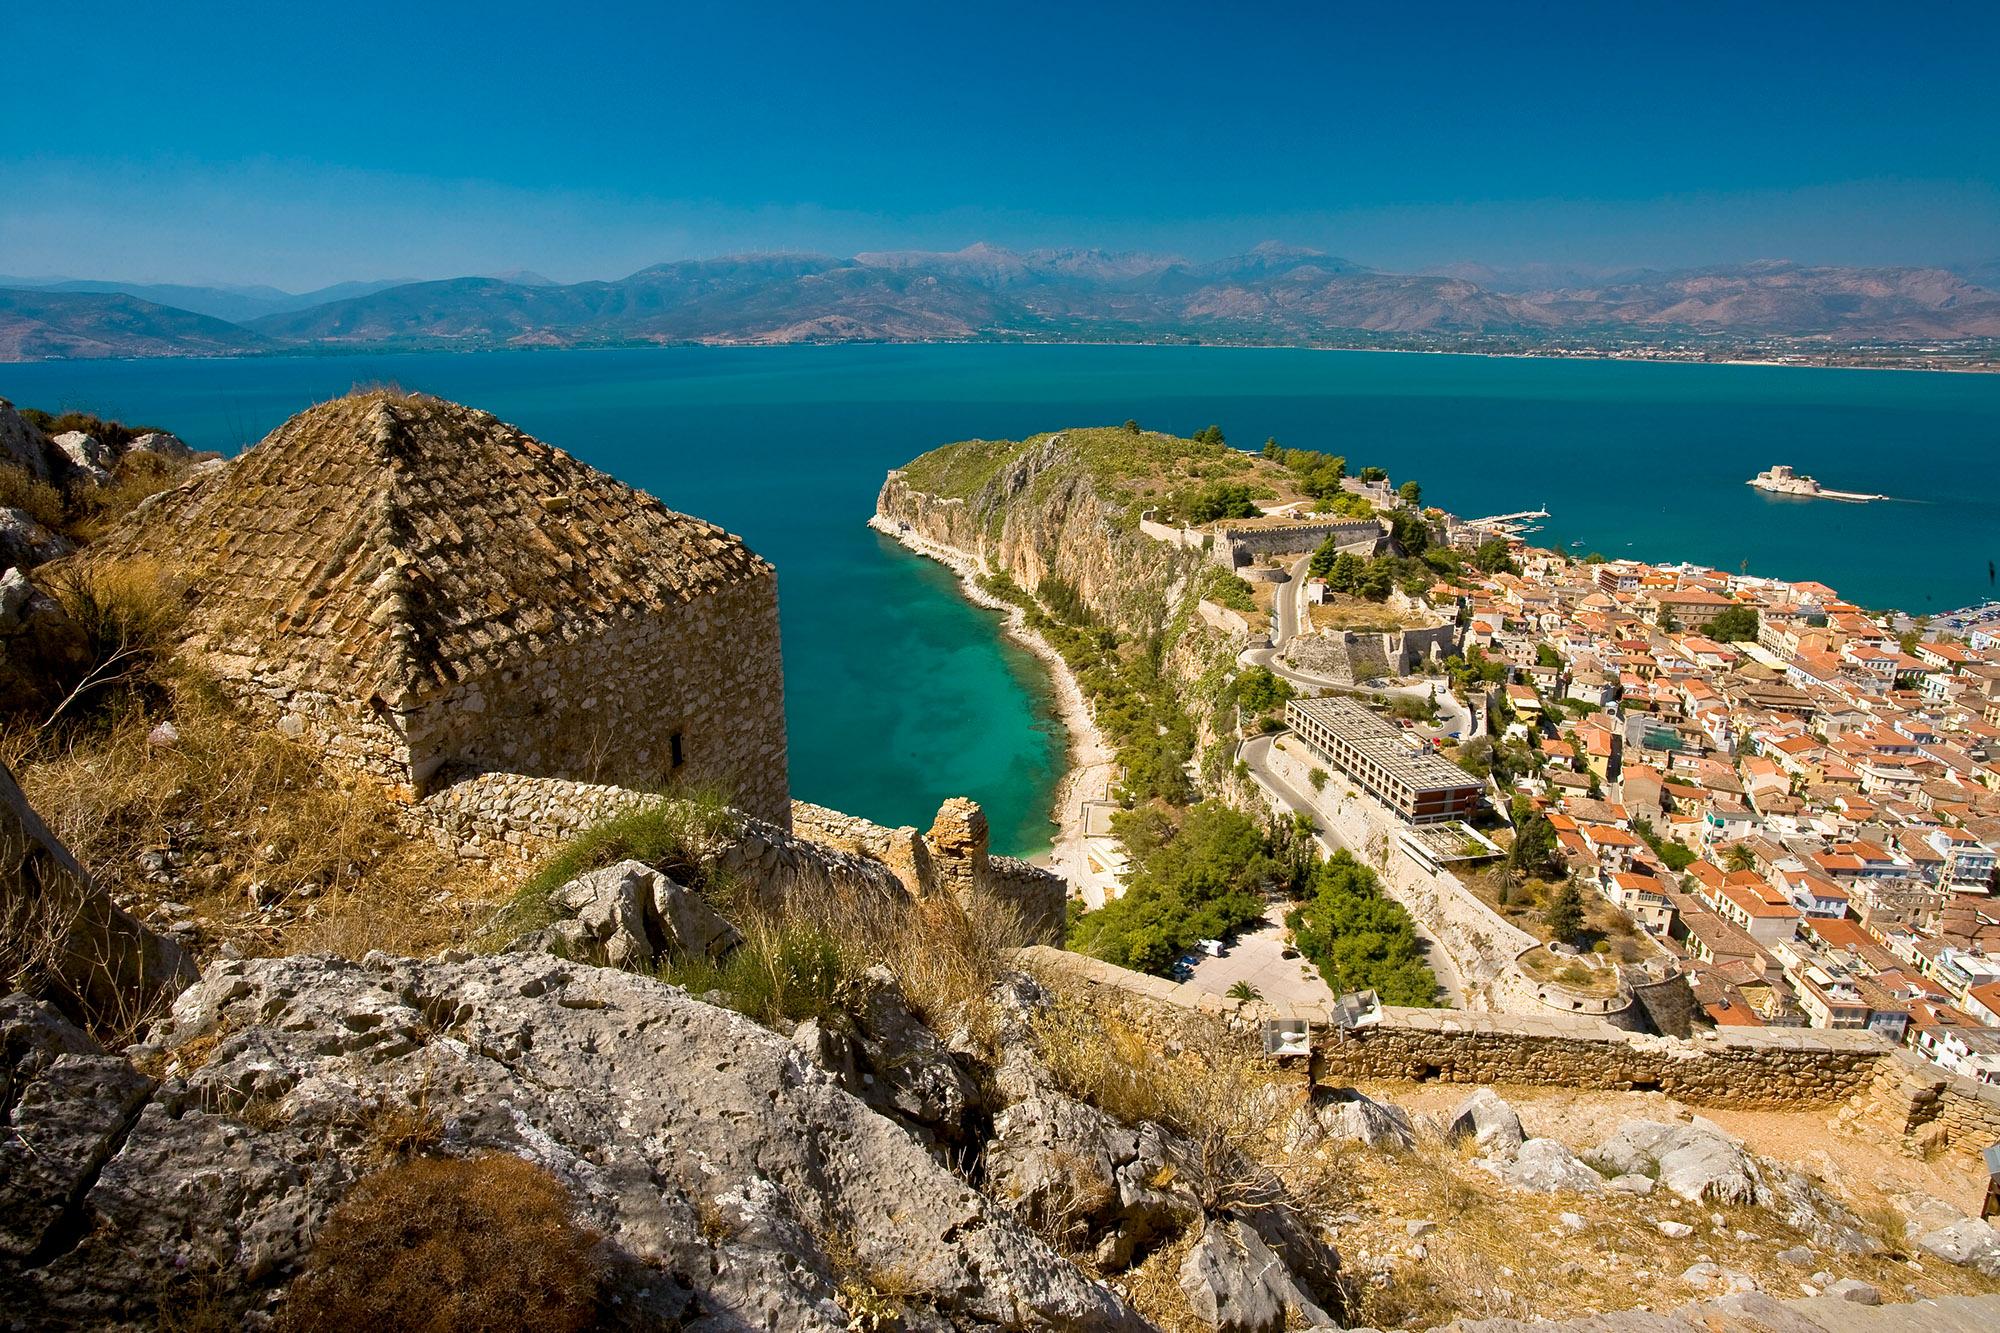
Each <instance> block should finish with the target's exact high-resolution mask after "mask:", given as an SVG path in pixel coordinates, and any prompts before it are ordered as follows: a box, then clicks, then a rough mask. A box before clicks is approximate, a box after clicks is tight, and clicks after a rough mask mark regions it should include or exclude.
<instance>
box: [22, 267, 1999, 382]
mask: <svg viewBox="0 0 2000 1333" xmlns="http://www.w3.org/2000/svg"><path fill="white" fill-rule="evenodd" d="M61 286H63V287H64V288H68V289H72V290H71V291H68V292H58V291H55V290H53V288H52V287H50V286H47V285H38V286H37V288H36V289H35V290H34V291H32V292H30V291H26V290H18V291H15V292H14V293H13V295H12V297H11V298H10V300H11V301H12V302H13V306H14V308H13V309H11V310H10V311H9V312H8V323H7V325H6V327H7V329H8V334H7V340H6V341H5V342H0V357H4V358H7V359H17V360H18V359H23V358H29V357H39V356H113V355H115V356H153V355H188V356H201V355H217V354H223V353H230V352H238V351H253V350H271V349H277V348H285V349H317V350H344V349H351V348H362V347H367V348H394V349H403V350H412V349H424V348H446V349H451V348H497V347H578V346H615V345H645V344H675V343H718V344H769V343H812V342H913V341H951V342H963V341H1034V342H1059V341H1070V340H1088V341H1114V342H1218V343H1249V344H1261V343H1279V344H1292V345H1305V346H1385V347H1421V348H1446V349H1449V348H1454V347H1462V348H1466V349H1469V350H1481V349H1504V350H1533V349H1536V348H1540V347H1548V346H1555V345H1561V346H1564V347H1576V346H1579V345H1580V346H1582V347H1584V348H1586V349H1587V348H1597V349H1599V350H1604V349H1609V348H1614V347H1615V348H1619V349H1622V350H1634V349H1636V350H1640V351H1644V350H1646V349H1648V348H1651V349H1656V350H1657V349H1661V348H1664V347H1667V346H1671V345H1675V344H1681V343H1687V344H1691V345H1692V346H1693V347H1694V348H1696V349H1697V350H1699V349H1707V350H1709V351H1710V352H1711V353H1712V354H1719V355H1730V354H1741V353H1743V352H1744V350H1745V349H1744V348H1743V347H1742V346H1740V344H1742V343H1745V342H1748V343H1752V344H1760V343H1763V342H1765V341H1768V340H1776V341H1777V342H1779V343H1780V344H1783V343H1784V342H1785V341H1786V340H1796V341H1797V346H1798V348H1799V349H1801V350H1807V351H1813V350H1818V351H1822V352H1823V351H1824V350H1825V349H1826V348H1827V347H1829V346H1834V347H1837V346H1839V345H1841V344H1850V343H1879V342H1888V343H1891V344H1895V343H1930V342H1935V341H1939V340H1944V341H1955V340H1981V339H1993V338H2000V295H1996V294H1995V292H1994V291H1992V290H1991V289H1990V288H1988V287H1984V286H1980V285H1978V284H1977V283H1976V282H1975V281H1974V280H1973V279H1972V278H1970V277H1967V276H1961V275H1959V274H1954V273H1950V272H1947V271H1945V270H1943V269H1929V268H1870V269H1861V268H1835V267H1813V266H1807V265H1800V264H1792V263H1784V262H1769V263H1755V264H1745V265H1735V266H1727V267H1718V268H1707V269H1698V270H1685V271H1676V272H1655V271H1644V270H1628V271H1622V272H1611V271H1592V270H1584V269H1577V268H1566V267H1561V266H1553V265H1542V266H1530V267H1529V268H1526V269H1517V270H1511V271H1509V270H1497V269H1490V268H1485V267H1482V266H1478V265H1454V266H1449V267H1446V268H1442V269H1438V270H1435V271H1432V272H1428V273H1414V274H1411V273H1391V272H1382V271H1378V270H1374V269H1370V268H1367V267H1365V266H1363V265H1359V264H1356V263H1353V262H1352V261H1349V260H1345V259H1340V258H1337V257H1335V256H1332V255H1327V254H1323V253H1320V252H1318V251H1314V250H1305V249H1297V248H1290V247H1284V246H1275V245H1269V246H1260V247H1258V248H1257V249H1256V250H1253V251H1252V252H1250V253H1249V254H1245V255H1238V256H1232V257H1229V258H1224V259H1218V260H1210V261H1202V262H1191V261H1188V260H1183V259H1178V258H1173V257H1168V256H1155V255H1144V254H1136V253H1129V252H1125V253H1112V252H1106V251H1099V250H1088V249H1074V250H1073V249H1062V250H1032V251H1025V252H1021V251H1010V250H1005V249H1001V248H998V247H995V246H989V245H974V246H970V247H967V248H966V249H964V250H960V251H956V252H953V253H948V254H940V253H930V252H919V251H895V252H882V253H868V254H861V255H857V256H855V257H853V258H851V259H841V258H833V257H829V256H824V255H809V254H777V255H740V256H730V257H723V258H716V259H699V260H684V261H679V262H674V263H667V264H658V265H654V266H652V267H649V268H644V269H641V270H639V271H638V272H636V273H633V274H630V275H629V276H627V277H624V278H619V279H616V280H613V281H605V282H595V281H593V282H580V283H570V284H559V283H553V282H549V281H548V280H547V279H544V278H540V277H538V276H537V275H534V274H526V273H518V274H515V275H512V276H511V277H461V278H450V279H444V280H440V281H431V282H408V283H399V284H393V285H391V284H381V283H366V284H343V286H342V287H339V288H327V289H324V290H323V291H322V292H319V293H312V294H307V295H304V296H297V297H290V296H287V295H286V294H285V293H281V292H274V291H272V290H270V289H229V290H219V289H209V288H175V287H163V286H133V285H125V286H122V287H117V286H116V285H115V284H110V283H102V282H85V281H77V280H65V281H64V282H63V283H62V284H61ZM113 287H116V294H113V293H111V292H109V291H108V290H103V289H111V288H113ZM83 288H90V289H93V290H92V292H91V293H83V292H81V291H79V290H74V289H83ZM86 294H89V295H94V296H96V297H97V298H98V300H99V302H102V303H115V302H120V301H136V302H139V303H140V304H139V305H138V306H135V307H132V308H131V309H130V311H129V312H128V314H127V316H126V318H125V319H124V321H123V322H120V321H119V320H117V319H114V318H112V317H111V315H110V311H109V307H108V306H107V305H104V304H96V305H93V304H90V303H87V302H83V301H81V297H82V296H84V295H86ZM315 297H318V298H323V299H317V300H315V299H314V298H315ZM161 301H167V302H168V304H167V305H164V306H162V305H160V304H158V303H159V302H161ZM196 310H205V311H208V312H210V313H211V314H220V313H224V312H229V313H230V317H231V318H236V319H240V320H241V321H242V323H241V324H240V325H234V326H232V325H227V324H221V323H219V322H218V321H215V320H212V319H210V320H207V321H206V322H203V320H202V317H201V316H198V315H196V314H194V313H192V312H193V311H196ZM140 316H143V318H141V317H140ZM1773 350H1774V349H1772V348H1770V347H1764V346H1753V347H1752V348H1750V349H1749V351H1750V354H1756V355H1768V354H1770V353H1771V352H1772V351H1773ZM1775 350H1779V351H1783V350H1788V349H1787V348H1785V347H1782V346H1781V347H1779V348H1778V349H1775Z"/></svg>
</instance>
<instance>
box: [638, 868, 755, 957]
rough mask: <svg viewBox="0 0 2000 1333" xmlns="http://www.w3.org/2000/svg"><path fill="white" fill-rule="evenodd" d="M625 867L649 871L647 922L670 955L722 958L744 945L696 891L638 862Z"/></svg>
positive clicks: (736, 933)
mask: <svg viewBox="0 0 2000 1333" xmlns="http://www.w3.org/2000/svg"><path fill="white" fill-rule="evenodd" d="M624 864H625V865H627V866H638V867H639V870H641V871H643V872H645V873H644V876H643V878H644V879H645V881H646V883H647V885H648V887H649V888H650V890H651V892H650V894H649V895H648V897H647V899H646V900H645V904H644V905H645V907H646V910H647V920H648V922H649V923H651V925H652V927H653V929H654V930H655V931H656V932H657V933H658V934H659V936H660V939H661V944H662V947H663V948H665V949H666V950H667V952H669V953H679V954H686V955H689V956H691V957H695V958H720V957H721V956H722V955H723V954H726V953H728V952H729V951H730V950H731V949H734V948H735V947H736V946H737V945H739V944H741V943H742V942H743V936H742V935H741V934H740V933H739V932H738V931H737V929H736V927H734V926H732V925H730V924H729V922H728V921H727V920H726V919H724V917H723V915H722V914H721V913H720V912H718V911H716V910H715V909H714V908H713V907H710V906H709V905H708V903H707V901H706V900H705V899H703V898H702V896H701V895H700V894H698V893H696V892H695V891H694V890H693V889H691V888H689V887H687V886H686V885H685V884H682V883H681V882H680V881H678V880H676V879H673V878H672V877H670V876H667V875H663V874H661V873H660V872H659V871H657V870H654V869H652V868H650V867H648V866H642V865H639V863H638V862H637V861H627V862H624Z"/></svg>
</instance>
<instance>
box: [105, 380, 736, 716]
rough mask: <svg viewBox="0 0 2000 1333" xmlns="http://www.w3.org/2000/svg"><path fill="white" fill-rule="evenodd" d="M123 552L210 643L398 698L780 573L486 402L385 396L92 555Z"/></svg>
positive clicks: (193, 492) (300, 428)
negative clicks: (186, 611)
mask: <svg viewBox="0 0 2000 1333" xmlns="http://www.w3.org/2000/svg"><path fill="white" fill-rule="evenodd" d="M121 554H130V555H144V556H150V557H153V558H155V559H160V560H162V561H167V562H170V563H171V564H172V565H173V566H174V567H175V568H176V572H177V573H178V574H180V575H181V576H183V577H184V578H185V579H186V580H187V584H188V591H189V600H190V603H191V606H192V611H191V615H190V624H191V628H192V631H193V634H192V636H191V639H192V641H193V643H194V646H196V647H199V648H201V649H204V650H206V651H208V652H211V653H214V654H218V655H221V656H223V657H224V658H234V659H237V660H236V662H235V663H234V665H235V666H236V667H238V668H239V669H248V671H249V672H251V673H258V674H262V673H271V674H275V675H277V676H278V677H279V678H281V679H284V680H287V681H289V682H290V683H291V684H293V685H295V686H303V687H308V688H323V689H330V690H334V691H336V692H339V693H342V694H353V693H356V692H358V693H359V694H360V695H361V696H364V697H365V696H366V695H367V694H369V693H370V692H373V693H377V694H379V695H380V696H381V698H382V700H383V702H385V703H386V704H388V705H389V706H391V707H394V708H406V707H410V706H413V705H415V704H417V703H419V702H421V701H422V699H423V698H424V697H425V696H427V695H429V694H431V693H432V692H434V691H436V690H438V689H441V688H444V687H446V686H448V685H450V684H452V683H453V682H455V681H457V680H460V679H463V678H465V677H467V676H477V675H483V674H485V673H488V672H491V671H494V670H497V669H505V668H506V667H508V666H510V665H512V664H515V663H517V662H520V661H523V660H526V659H529V658H531V657H533V656H534V654H535V653H536V652H537V651H538V649H539V648H540V647H541V646H542V645H544V644H546V643H549V642H552V641H565V640H573V639H577V638H581V637H586V636H588V635H589V634H591V633H592V632H593V631H594V630H596V629H598V628H601V627H603V626H605V625H608V624H610V623H611V622H613V621H615V620H618V619H621V618H625V617H629V616H632V615H634V614H637V613H640V612H643V611H646V610H653V609H659V608H661V607H665V606H670V605H674V604H677V603H682V602H687V601H690V600H693V599H695V598H697V597H700V596H702V595H703V594H704V593H708V592H711V591H714V590H716V589H719V588H723V587H727V586H729V585H732V584H737V583H741V582H744V581H746V580H750V579H755V578H760V577H763V576H766V575H768V574H769V573H770V566H769V565H768V564H766V563H765V562H764V561H763V560H761V559H760V558H758V557H757V556H756V555H755V554H753V553H752V552H751V551H750V550H749V548H748V547H746V546H744V545H743V543H742V542H741V541H740V540H738V539H737V538H736V537H733V536H731V535H730V534H728V533H726V532H724V531H723V530H722V529H720V528H718V527H716V526H715V525H713V524H711V523H706V522H703V521H702V520H700V519H697V518H690V517H688V516H687V515H685V514H678V513H675V512H674V511H673V510H670V509H668V508H667V507H666V506H665V505H662V504H661V503H660V502H659V501H658V500H655V499H654V498H653V497H651V496H650V495H647V494H645V493H643V492H641V491H636V490H633V489H632V488H631V487H629V486H626V485H624V484H623V483H621V482H619V481H617V480H615V479H614V478H612V477H610V476H607V475H606V474H604V473H602V472H599V471H597V470H596V469H595V468H592V467H590V466H588V465H586V464H584V463H582V462H579V461H578V460H576V459H575V458H572V457H571V456H570V455H568V454H566V453H564V452H563V451H562V450H560V449H556V448H554V447H552V446H550V445H547V444H544V443H543V442H541V441H540V440H537V439H534V438H533V437H531V436H529V435H526V434H523V433H522V432H521V431H518V430H516V429H514V428H513V427H512V426H509V425H507V424H506V423H504V422H502V421H499V420H498V419H496V418H495V417H493V416H491V415H490V414H488V413H485V412H480V411H476V410H474V409H472V408H469V407H463V406H460V405H459V404H456V403H448V402H445V401H443V400H441V399H436V398H431V397H427V396H422V395H402V394H395V393H383V392H369V393H357V394H353V395H350V396H348V397H345V398H338V399H335V400H333V401H331V402H326V403H321V404H320V405H318V406H317V407H313V408H311V409H309V410H307V411H305V412H301V413H300V414H299V415H297V416H295V417H293V418H292V419H291V420H289V421H287V422H286V423H285V424H284V425H282V426H280V427H278V428H277V429H276V430H274V431H272V432H271V433H270V434H269V435H267V436H266V437H265V438H264V439H263V440H262V441H261V442H259V443H258V444H256V445H255V446H253V447H252V448H250V449H248V450H246V451H245V452H244V453H243V454H242V456H241V457H239V458H237V459H236V460H234V461H233V462H231V463H229V464H228V465H227V466H226V467H222V468H219V469H217V470H215V471H214V472H212V473H210V474H208V475H206V476H203V477H201V478H199V479H197V480H195V481H192V482H189V483H187V484H185V485H183V486H181V487H179V488H177V489H175V490H173V491H169V492H167V493H165V494H163V495H161V496H159V497H157V498H156V499H154V500H152V501H150V502H148V503H147V504H145V505H143V506H142V507H141V508H140V509H139V510H138V511H136V512H135V513H134V514H133V515H132V516H131V517H130V518H128V519H127V520H126V521H125V522H124V523H122V524H121V525H120V526H119V527H118V528H117V529H115V530H114V531H113V532H112V533H110V534H108V535H107V536H106V537H105V538H104V539H103V540H102V541H100V542H98V543H96V544H95V545H94V546H93V548H92V555H91V557H90V558H92V559H101V558H106V557H116V556H118V555H121Z"/></svg>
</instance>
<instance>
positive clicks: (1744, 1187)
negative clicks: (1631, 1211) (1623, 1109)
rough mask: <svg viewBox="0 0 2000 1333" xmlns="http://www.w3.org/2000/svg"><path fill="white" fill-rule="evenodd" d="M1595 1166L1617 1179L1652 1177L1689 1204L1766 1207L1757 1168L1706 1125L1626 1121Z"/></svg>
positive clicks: (1594, 1155)
mask: <svg viewBox="0 0 2000 1333" xmlns="http://www.w3.org/2000/svg"><path fill="white" fill-rule="evenodd" d="M1591 1160H1593V1161H1595V1162H1596V1163H1598V1164H1599V1165H1600V1166H1603V1167H1605V1168H1607V1169H1609V1170H1611V1171H1614V1172H1617V1173H1619V1174H1633V1173H1636V1174H1653V1175H1655V1176H1656V1177H1657V1179H1658V1180H1659V1183H1660V1184H1661V1185H1662V1186H1664V1187H1665V1188H1667V1189H1668V1190H1670V1191H1672V1192H1673V1193H1674V1194H1677V1195H1679V1196H1680V1197H1681V1198H1683V1199H1686V1200H1688V1201H1689V1202H1691V1203H1699V1202H1702V1201H1704V1200H1706V1201H1711V1202H1715V1203H1767V1202H1769V1200H1770V1192H1769V1190H1768V1189H1767V1188H1766V1187H1765V1185H1764V1180H1763V1176H1762V1174H1761V1173H1760V1172H1759V1170H1758V1168H1757V1164H1756V1163H1755V1162H1754V1161H1753V1160H1751V1158H1750V1156H1749V1155H1748V1154H1747V1153H1745V1152H1744V1151H1743V1150H1742V1149H1741V1148H1739V1147H1737V1146H1736V1145H1735V1144H1734V1143H1732V1142H1731V1141H1730V1140H1729V1139H1728V1138H1727V1137H1726V1136H1725V1135H1724V1134H1723V1133H1722V1132H1721V1131H1720V1130H1718V1129H1716V1128H1715V1127H1714V1126H1712V1125H1709V1124H1707V1123H1706V1122H1697V1123H1695V1124H1691V1125H1679V1124H1663V1123H1661V1122H1659V1121H1654V1120H1627V1121H1626V1122H1625V1123H1623V1124H1621V1125H1620V1126H1619V1127H1618V1131H1617V1133H1615V1134H1613V1135H1612V1136H1611V1138H1610V1139H1609V1140H1607V1141H1606V1142H1605V1143H1604V1144H1603V1145H1602V1146H1600V1147H1599V1148H1598V1149H1597V1150H1596V1151H1595V1152H1593V1153H1592V1154H1591Z"/></svg>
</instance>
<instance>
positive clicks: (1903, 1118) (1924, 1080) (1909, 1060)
mask: <svg viewBox="0 0 2000 1333" xmlns="http://www.w3.org/2000/svg"><path fill="white" fill-rule="evenodd" d="M1841 1119H1842V1120H1843V1121H1845V1122H1846V1123H1847V1125H1848V1127H1849V1128H1851V1129H1855V1130H1857V1131H1859V1132H1861V1133H1864V1134H1869V1133H1874V1132H1886V1133H1887V1134H1888V1135H1889V1136H1890V1137H1891V1138H1892V1139H1893V1140H1894V1142H1895V1143H1896V1144H1897V1145H1898V1146H1899V1147H1901V1148H1902V1149H1903V1151H1905V1152H1907V1153H1910V1154H1912V1155H1913V1156H1928V1155H1930V1154H1932V1153H1937V1152H1945V1151H1950V1152H1963V1153H1970V1154H1975V1155H1976V1154H1978V1153H1980V1152H1982V1151H1984V1150H1985V1149H1986V1148H1988V1147H1990V1146H1991V1145H1992V1144H1994V1143H2000V1087H1994V1086H1993V1085H1992V1084H1989V1083H1980V1082H1977V1081H1975V1080H1973V1079H1969V1078H1965V1077H1962V1076H1960V1075H1958V1074H1947V1073H1946V1072H1945V1071H1944V1070H1942V1069H1939V1068H1938V1067H1937V1066H1936V1065H1933V1064H1931V1063H1930V1062H1929V1061H1927V1060H1923V1059H1920V1058H1919V1057H1918V1056H1916V1055H1915V1054H1913V1053H1912V1052H1910V1051H1906V1050H1900V1051H1897V1052H1896V1053H1895V1055H1894V1057H1893V1058H1891V1059H1888V1060H1884V1061H1883V1062H1882V1064H1881V1066H1880V1067H1879V1068H1878V1069H1877V1071H1876V1074H1875V1078H1874V1081H1873V1082H1872V1083H1871V1084H1870V1086H1869V1087H1868V1088H1867V1089H1866V1090H1865V1091H1864V1092H1863V1093H1862V1094H1861V1095H1860V1096H1858V1097H1857V1098H1856V1099H1855V1101H1854V1102H1853V1103H1852V1104H1851V1105H1850V1106H1849V1107H1848V1109H1847V1110H1846V1111H1845V1112H1843V1114H1842V1116H1841Z"/></svg>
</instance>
